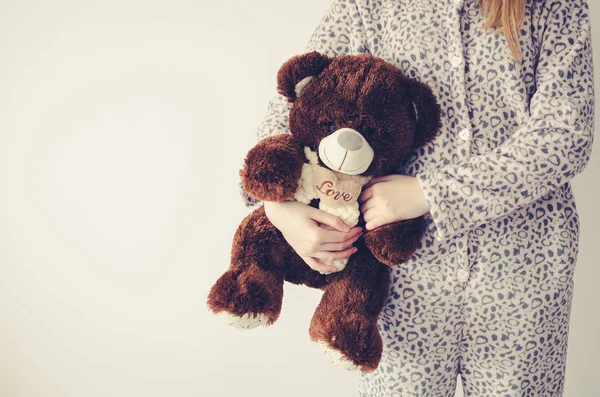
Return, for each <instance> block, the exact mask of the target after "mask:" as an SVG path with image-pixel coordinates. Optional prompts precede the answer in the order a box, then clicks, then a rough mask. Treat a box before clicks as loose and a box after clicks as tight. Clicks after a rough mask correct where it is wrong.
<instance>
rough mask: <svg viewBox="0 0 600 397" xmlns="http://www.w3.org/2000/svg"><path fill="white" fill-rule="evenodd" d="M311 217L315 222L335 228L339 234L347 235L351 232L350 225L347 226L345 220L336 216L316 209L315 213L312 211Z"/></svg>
mask: <svg viewBox="0 0 600 397" xmlns="http://www.w3.org/2000/svg"><path fill="white" fill-rule="evenodd" d="M310 217H311V219H313V220H314V221H317V222H319V223H323V224H325V225H327V226H331V227H332V228H334V229H335V230H337V231H339V232H345V233H347V232H349V231H350V227H349V226H348V225H346V224H345V223H344V221H343V220H341V219H340V218H339V217H337V216H335V215H331V214H328V213H327V212H325V211H322V210H319V209H316V208H315V209H314V211H312V213H311V215H310Z"/></svg>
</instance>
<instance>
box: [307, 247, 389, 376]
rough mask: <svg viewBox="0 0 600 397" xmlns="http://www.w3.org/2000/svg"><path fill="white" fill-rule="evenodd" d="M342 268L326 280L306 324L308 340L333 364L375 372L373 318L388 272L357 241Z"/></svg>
mask: <svg viewBox="0 0 600 397" xmlns="http://www.w3.org/2000/svg"><path fill="white" fill-rule="evenodd" d="M359 243H361V244H358V243H357V247H359V250H358V251H357V252H356V253H355V254H354V255H353V256H352V257H351V258H350V260H349V261H348V264H347V266H346V268H345V269H344V270H343V271H341V272H340V273H335V274H333V275H331V276H329V277H330V283H329V285H327V287H326V288H325V293H324V294H323V297H322V299H321V303H320V304H319V306H318V307H317V310H316V311H315V314H314V316H313V319H312V322H311V324H310V336H311V339H312V340H313V341H316V342H318V343H319V344H320V345H321V346H323V348H324V349H325V351H326V353H327V354H329V357H330V358H331V360H332V361H333V362H334V364H336V365H339V366H341V367H344V368H346V369H352V370H356V369H360V370H361V371H363V372H369V371H373V370H375V369H376V368H377V365H378V364H379V360H380V359H381V353H382V349H383V346H382V341H381V336H380V335H379V330H378V329H377V318H378V317H379V313H380V312H381V310H382V309H383V305H384V304H385V300H386V298H387V293H388V280H389V273H388V268H387V267H386V266H385V265H383V264H382V263H380V262H379V261H377V259H375V258H374V257H373V256H372V255H371V253H370V252H368V250H367V249H366V248H365V246H364V245H363V244H362V242H361V241H359Z"/></svg>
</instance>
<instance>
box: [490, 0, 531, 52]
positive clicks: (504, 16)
mask: <svg viewBox="0 0 600 397" xmlns="http://www.w3.org/2000/svg"><path fill="white" fill-rule="evenodd" d="M478 1H479V5H480V6H481V10H482V12H483V15H485V17H486V18H487V19H486V22H485V24H484V26H483V27H484V29H494V30H495V31H496V32H498V33H502V34H504V35H505V36H506V40H507V41H508V46H509V48H510V51H511V53H512V55H513V57H514V58H515V59H520V58H521V44H520V42H519V37H520V36H521V26H522V25H523V20H524V19H525V1H526V0H478Z"/></svg>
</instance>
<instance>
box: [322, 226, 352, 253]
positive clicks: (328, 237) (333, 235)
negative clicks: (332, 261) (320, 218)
mask: <svg viewBox="0 0 600 397" xmlns="http://www.w3.org/2000/svg"><path fill="white" fill-rule="evenodd" d="M361 231H362V229H361V228H360V227H353V228H352V229H350V231H349V232H348V233H342V232H338V231H337V230H331V231H328V230H322V229H321V230H319V231H318V239H319V241H320V242H321V244H320V245H319V247H318V248H319V250H322V249H323V244H326V243H342V242H344V241H346V240H348V239H350V238H353V237H354V236H356V235H357V234H359V233H360V232H361Z"/></svg>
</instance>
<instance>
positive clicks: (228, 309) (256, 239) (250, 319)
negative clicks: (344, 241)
mask: <svg viewBox="0 0 600 397" xmlns="http://www.w3.org/2000/svg"><path fill="white" fill-rule="evenodd" d="M289 249H291V248H289V245H288V244H287V242H286V241H285V239H284V238H283V235H282V234H281V233H280V232H279V230H277V228H275V226H273V224H272V223H271V222H270V221H269V219H268V218H267V216H266V215H265V211H264V209H263V208H262V207H261V208H259V209H257V210H255V211H253V212H252V213H251V214H250V215H248V216H247V217H246V218H245V219H244V220H243V221H242V223H241V224H240V226H239V227H238V229H237V230H236V233H235V237H234V240H233V246H232V251H231V264H230V267H229V270H228V271H227V272H225V274H223V275H222V276H221V277H220V278H219V279H218V280H217V282H216V283H215V285H214V286H213V287H212V289H211V291H210V293H209V295H208V307H209V309H210V310H211V311H212V312H213V313H215V314H216V315H218V316H220V317H222V318H223V320H224V321H226V322H227V323H228V324H230V325H232V326H235V327H237V328H241V329H251V328H255V327H257V326H259V325H270V324H272V323H273V322H275V320H277V318H278V317H279V313H280V310H281V302H282V299H283V280H284V275H285V269H284V262H285V257H286V252H288V250H289Z"/></svg>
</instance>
